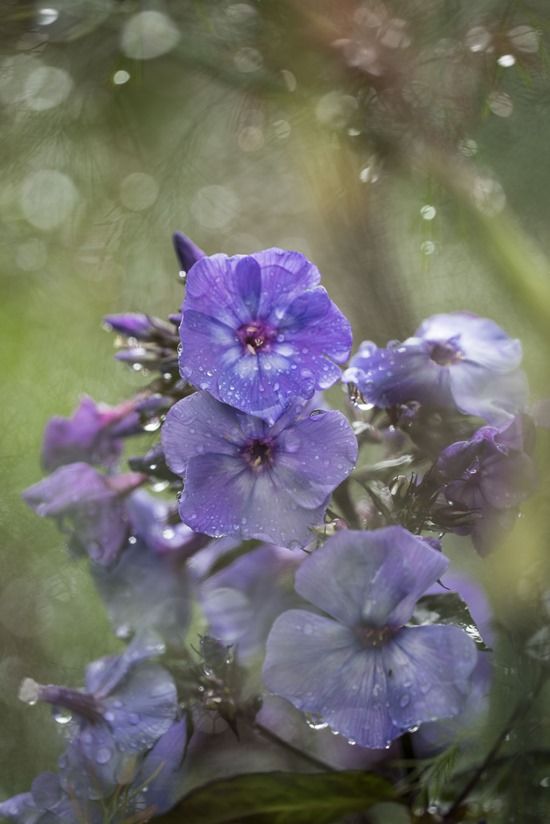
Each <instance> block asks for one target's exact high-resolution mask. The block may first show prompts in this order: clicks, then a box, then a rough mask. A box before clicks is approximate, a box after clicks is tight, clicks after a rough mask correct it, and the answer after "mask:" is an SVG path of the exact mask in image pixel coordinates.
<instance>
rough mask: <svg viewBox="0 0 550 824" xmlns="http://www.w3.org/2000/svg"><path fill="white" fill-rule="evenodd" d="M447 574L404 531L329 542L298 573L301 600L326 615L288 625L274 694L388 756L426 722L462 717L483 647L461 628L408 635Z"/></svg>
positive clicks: (270, 676) (418, 629) (277, 645)
mask: <svg viewBox="0 0 550 824" xmlns="http://www.w3.org/2000/svg"><path fill="white" fill-rule="evenodd" d="M447 565H448V561H447V559H446V558H445V557H444V556H443V555H442V554H441V553H440V552H438V551H437V550H434V549H432V548H431V547H430V546H429V545H428V544H427V543H426V542H425V541H424V540H422V539H421V538H418V537H415V536H414V535H412V534H411V533H410V532H408V531H407V530H405V529H403V528H402V527H386V528H384V529H379V530H375V531H372V532H352V531H346V530H344V531H342V532H339V533H338V534H337V535H335V536H334V537H332V538H329V540H328V541H327V542H326V543H325V544H324V546H323V547H321V548H320V549H318V550H317V551H315V552H314V553H313V555H311V556H310V557H308V558H307V559H306V560H305V561H304V562H303V564H302V565H301V567H300V569H299V570H298V572H297V574H296V589H297V591H298V593H299V594H300V595H301V596H302V597H303V598H305V599H307V600H308V601H310V602H311V603H312V604H314V606H315V607H317V608H318V609H319V610H323V612H324V613H326V615H323V614H319V613H314V612H311V611H309V610H303V609H300V610H289V611H288V612H285V613H283V614H282V615H281V616H279V618H278V619H277V620H276V621H275V623H274V625H273V628H272V630H271V633H270V635H269V638H268V641H267V656H266V660H265V664H264V683H265V685H266V686H267V687H268V689H269V690H270V691H271V692H273V693H275V694H276V695H280V696H282V697H283V698H286V699H287V700H288V701H290V702H291V703H292V704H294V706H295V707H297V708H298V709H300V710H302V711H304V712H309V713H313V714H315V715H317V716H319V718H320V719H322V720H323V721H324V722H326V723H327V724H328V725H329V726H330V727H331V728H332V729H334V730H336V731H337V732H339V733H341V734H343V735H344V736H345V737H346V738H348V739H350V740H353V741H356V742H357V743H358V744H359V745H361V746H364V747H371V748H382V747H387V746H389V744H390V743H391V741H392V740H393V739H395V738H397V737H398V736H399V735H401V734H402V733H403V732H405V731H406V730H408V729H410V728H412V727H415V726H417V725H419V724H421V723H423V722H425V721H432V720H435V719H438V718H446V717H450V716H455V715H457V714H458V713H459V712H460V711H461V709H462V706H463V703H464V699H465V694H466V691H467V687H468V678H469V676H470V674H471V672H472V670H473V668H474V666H475V663H476V659H477V652H476V648H475V644H474V643H473V641H472V640H471V639H470V638H469V637H468V635H467V634H466V633H465V632H464V631H463V630H462V629H459V628H458V627H456V626H450V625H440V624H433V625H431V626H405V625H406V624H407V622H408V621H409V620H410V618H411V616H412V613H413V610H414V607H415V604H416V602H417V600H418V599H419V598H420V596H421V595H422V594H423V593H424V592H425V591H426V590H427V588H428V587H429V586H430V584H432V583H433V582H434V581H435V580H437V579H438V578H439V577H440V576H441V575H442V574H443V572H444V571H445V570H446V568H447Z"/></svg>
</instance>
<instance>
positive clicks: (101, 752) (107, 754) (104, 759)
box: [95, 747, 113, 764]
mask: <svg viewBox="0 0 550 824" xmlns="http://www.w3.org/2000/svg"><path fill="white" fill-rule="evenodd" d="M112 755H113V752H112V750H110V749H109V747H100V748H99V749H98V751H97V753H96V756H95V760H96V762H97V763H98V764H108V763H109V761H110V760H111V757H112Z"/></svg>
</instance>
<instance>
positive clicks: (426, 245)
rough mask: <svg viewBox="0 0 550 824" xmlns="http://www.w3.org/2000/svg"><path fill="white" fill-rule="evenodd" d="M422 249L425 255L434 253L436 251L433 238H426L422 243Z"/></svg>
mask: <svg viewBox="0 0 550 824" xmlns="http://www.w3.org/2000/svg"><path fill="white" fill-rule="evenodd" d="M420 251H421V252H422V254H423V255H433V254H434V253H435V243H434V242H433V240H424V241H423V242H422V243H421V244H420Z"/></svg>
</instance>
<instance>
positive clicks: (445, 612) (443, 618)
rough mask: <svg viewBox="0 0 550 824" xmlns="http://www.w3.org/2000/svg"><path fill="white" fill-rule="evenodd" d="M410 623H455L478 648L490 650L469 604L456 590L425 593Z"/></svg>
mask: <svg viewBox="0 0 550 824" xmlns="http://www.w3.org/2000/svg"><path fill="white" fill-rule="evenodd" d="M410 623H411V624H414V625H416V626H418V625H420V624H455V625H456V626H459V627H461V628H462V629H463V630H464V632H466V633H467V634H468V635H469V636H470V638H471V639H472V641H474V642H475V644H476V646H477V648H478V649H480V650H484V651H490V649H489V647H487V646H486V645H485V642H484V640H483V638H482V637H481V633H480V631H479V629H478V627H477V625H476V622H475V621H474V619H473V618H472V616H471V614H470V610H469V609H468V605H467V604H466V602H465V601H463V600H462V598H461V597H460V595H458V594H457V593H456V592H447V593H445V594H442V595H424V597H423V598H421V599H420V600H419V601H418V603H417V605H416V608H415V610H414V613H413V616H412V618H411V621H410Z"/></svg>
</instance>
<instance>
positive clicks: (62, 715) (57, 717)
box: [53, 707, 73, 726]
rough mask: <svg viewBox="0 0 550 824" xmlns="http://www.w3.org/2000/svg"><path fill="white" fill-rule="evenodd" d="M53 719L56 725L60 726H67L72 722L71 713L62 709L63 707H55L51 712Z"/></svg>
mask: <svg viewBox="0 0 550 824" xmlns="http://www.w3.org/2000/svg"><path fill="white" fill-rule="evenodd" d="M53 718H54V721H56V722H57V723H58V724H61V725H62V726H63V725H65V724H68V723H69V722H70V721H72V720H73V716H72V713H70V712H69V710H66V709H64V708H63V707H56V708H55V709H54V711H53Z"/></svg>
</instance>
